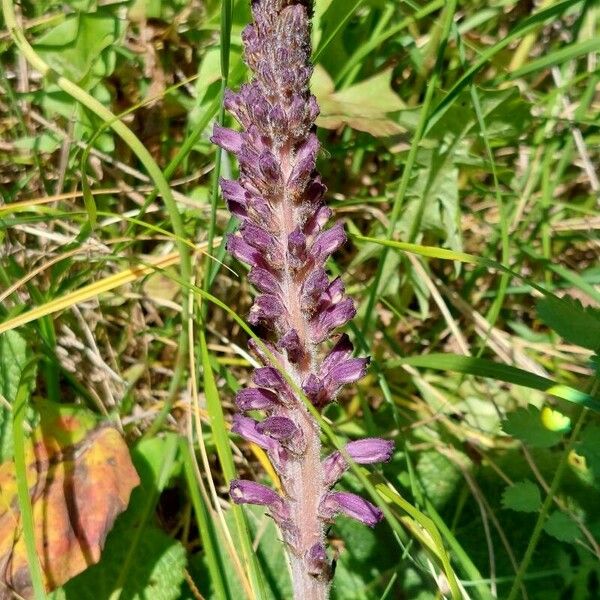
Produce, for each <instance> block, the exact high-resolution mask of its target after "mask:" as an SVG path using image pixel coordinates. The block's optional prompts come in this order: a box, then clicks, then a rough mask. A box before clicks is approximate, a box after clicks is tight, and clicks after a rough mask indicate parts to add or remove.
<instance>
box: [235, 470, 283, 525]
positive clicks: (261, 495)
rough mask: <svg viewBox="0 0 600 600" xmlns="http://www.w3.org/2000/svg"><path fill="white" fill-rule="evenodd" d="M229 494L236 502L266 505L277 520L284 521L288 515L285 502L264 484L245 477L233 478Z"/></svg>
mask: <svg viewBox="0 0 600 600" xmlns="http://www.w3.org/2000/svg"><path fill="white" fill-rule="evenodd" d="M229 495H230V496H231V499H232V500H233V501H234V502H235V503H236V504H259V505H262V506H268V507H269V509H270V511H271V514H272V515H273V517H274V518H275V519H276V520H277V521H285V520H286V519H287V518H288V517H289V507H288V506H287V503H286V502H285V501H284V500H283V498H282V497H281V496H280V495H279V494H278V493H277V492H275V491H273V490H272V489H271V488H268V487H267V486H266V485H262V484H260V483H256V482H254V481H247V480H245V479H234V480H233V481H232V482H231V485H230V486H229Z"/></svg>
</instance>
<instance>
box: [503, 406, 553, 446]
mask: <svg viewBox="0 0 600 600" xmlns="http://www.w3.org/2000/svg"><path fill="white" fill-rule="evenodd" d="M502 429H503V430H504V432H505V433H507V434H508V435H512V436H513V437H515V438H517V439H519V440H521V441H522V442H523V443H524V444H527V445H528V446H531V447H533V448H550V447H551V446H554V445H555V444H557V443H558V442H560V440H561V439H562V438H563V434H562V432H560V431H551V430H550V429H547V428H546V427H544V424H543V423H542V419H541V413H540V410H539V409H538V408H537V407H535V406H533V405H532V404H530V405H529V406H528V407H527V408H517V410H515V411H514V412H512V413H510V414H509V415H508V417H507V419H506V420H505V421H504V423H503V426H502Z"/></svg>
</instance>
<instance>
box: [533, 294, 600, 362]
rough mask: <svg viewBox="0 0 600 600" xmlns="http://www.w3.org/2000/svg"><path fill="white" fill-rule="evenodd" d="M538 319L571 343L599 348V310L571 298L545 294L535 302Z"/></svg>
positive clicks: (592, 348)
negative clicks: (584, 305)
mask: <svg viewBox="0 0 600 600" xmlns="http://www.w3.org/2000/svg"><path fill="white" fill-rule="evenodd" d="M537 311H538V315H539V317H540V319H541V320H542V321H543V322H544V323H545V324H546V325H548V327H550V328H552V329H554V331H556V333H558V335H560V336H561V337H562V338H564V339H565V340H566V341H567V342H570V343H571V344H576V345H577V346H582V347H583V348H589V349H590V350H593V351H594V352H597V351H598V350H600V311H598V310H597V309H593V308H584V307H583V306H582V305H581V303H580V302H578V301H577V300H574V299H573V298H569V297H563V298H556V297H554V296H547V297H545V298H542V299H541V300H539V301H538V303H537Z"/></svg>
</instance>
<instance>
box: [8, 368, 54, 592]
mask: <svg viewBox="0 0 600 600" xmlns="http://www.w3.org/2000/svg"><path fill="white" fill-rule="evenodd" d="M35 362H36V361H35V360H30V361H29V362H28V363H27V365H26V366H25V368H24V369H23V372H22V374H21V380H20V382H19V388H18V390H17V394H16V397H15V403H14V408H13V423H12V434H13V444H14V453H15V476H16V479H17V497H18V499H19V509H20V511H21V522H22V524H23V538H24V539H25V549H26V551H27V562H28V565H29V573H30V575H31V583H32V585H33V593H34V597H35V600H44V599H45V598H46V592H45V586H44V578H43V575H42V568H41V566H40V560H39V556H38V553H37V548H36V544H35V527H34V522H33V509H32V507H31V499H30V497H29V483H28V482H27V465H26V463H25V431H24V425H25V412H26V410H27V398H28V396H29V390H30V389H31V387H32V384H33V379H34V373H35Z"/></svg>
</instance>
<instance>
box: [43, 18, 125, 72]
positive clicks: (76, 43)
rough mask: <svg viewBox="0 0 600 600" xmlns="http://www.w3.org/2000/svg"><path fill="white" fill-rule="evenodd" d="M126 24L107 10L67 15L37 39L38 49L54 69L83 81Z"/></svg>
mask: <svg viewBox="0 0 600 600" xmlns="http://www.w3.org/2000/svg"><path fill="white" fill-rule="evenodd" d="M122 28H123V25H122V24H121V23H120V22H119V20H118V19H117V18H116V17H114V16H113V15H111V14H110V13H108V12H100V11H98V12H96V13H92V14H85V13H78V14H76V15H72V16H68V17H67V18H66V19H65V20H64V21H63V22H62V23H59V24H58V25H56V26H55V27H53V28H52V29H50V30H49V31H47V32H46V33H44V34H43V35H41V36H40V37H39V38H38V39H37V40H36V42H35V50H36V51H37V53H38V54H39V55H40V56H41V58H42V59H43V60H44V61H45V62H47V63H48V64H49V65H50V66H51V67H52V68H53V69H55V70H56V71H58V72H59V73H60V74H61V75H64V76H65V77H67V78H68V79H71V80H72V81H74V82H76V83H80V82H81V81H82V80H83V79H84V78H85V77H86V76H87V75H88V73H89V72H90V71H91V69H92V67H93V65H94V64H95V63H96V62H97V61H98V60H99V59H100V58H101V57H102V53H103V51H105V50H107V49H110V51H111V52H112V51H113V50H112V46H113V44H114V43H115V41H116V40H117V39H118V38H119V37H120V35H121V31H122Z"/></svg>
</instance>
